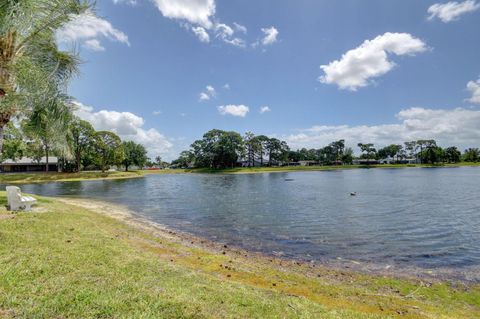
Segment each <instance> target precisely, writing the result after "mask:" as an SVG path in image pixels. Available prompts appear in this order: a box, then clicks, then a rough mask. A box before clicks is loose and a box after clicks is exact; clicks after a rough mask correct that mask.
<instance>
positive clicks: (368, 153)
mask: <svg viewBox="0 0 480 319" xmlns="http://www.w3.org/2000/svg"><path fill="white" fill-rule="evenodd" d="M358 147H359V148H360V150H361V151H362V153H363V154H362V157H363V158H365V159H367V160H368V162H367V163H369V162H370V159H374V158H376V157H377V150H376V149H375V147H373V144H372V143H368V144H363V143H358Z"/></svg>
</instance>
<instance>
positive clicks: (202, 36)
mask: <svg viewBox="0 0 480 319" xmlns="http://www.w3.org/2000/svg"><path fill="white" fill-rule="evenodd" d="M192 31H193V33H195V35H196V36H197V37H198V39H199V40H200V41H201V42H204V43H208V42H210V36H209V35H208V33H207V30H205V28H202V27H192Z"/></svg>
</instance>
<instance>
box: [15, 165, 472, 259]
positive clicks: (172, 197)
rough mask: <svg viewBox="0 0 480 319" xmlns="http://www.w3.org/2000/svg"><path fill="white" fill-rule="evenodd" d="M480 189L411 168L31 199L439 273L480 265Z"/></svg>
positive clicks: (248, 242) (165, 178) (110, 187)
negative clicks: (78, 200)
mask: <svg viewBox="0 0 480 319" xmlns="http://www.w3.org/2000/svg"><path fill="white" fill-rule="evenodd" d="M479 180H480V169H478V168H473V167H471V168H468V167H465V168H438V169H437V168H436V169H419V168H412V169H371V170H346V171H325V172H295V173H292V172H289V173H269V174H252V175H199V174H198V175H197V174H185V175H151V176H147V177H146V178H140V179H130V180H109V181H88V182H65V183H51V184H37V185H24V186H23V190H24V191H25V192H29V193H34V194H41V195H53V196H61V195H66V196H78V197H91V198H96V199H102V200H106V201H110V202H113V203H117V204H124V205H127V206H129V207H130V208H131V209H132V210H134V211H136V212H138V213H139V215H141V216H144V217H146V218H148V219H151V220H153V221H156V222H159V223H162V224H165V225H168V226H170V227H173V228H177V229H180V230H183V231H188V232H191V233H194V234H197V235H201V236H204V237H208V238H210V239H214V240H219V241H222V242H225V243H228V244H233V245H237V246H242V247H246V248H249V249H254V250H258V251H263V252H267V253H272V252H282V253H283V254H284V255H285V256H290V257H296V258H305V259H316V260H329V259H335V258H338V257H342V258H348V259H355V260H360V261H369V262H377V263H396V264H405V265H409V266H420V267H433V268H434V267H462V266H472V265H480V246H479V244H478V243H479V242H480V199H479V196H478V195H479V188H478V181H479ZM352 191H356V192H357V194H358V195H357V196H350V192H352Z"/></svg>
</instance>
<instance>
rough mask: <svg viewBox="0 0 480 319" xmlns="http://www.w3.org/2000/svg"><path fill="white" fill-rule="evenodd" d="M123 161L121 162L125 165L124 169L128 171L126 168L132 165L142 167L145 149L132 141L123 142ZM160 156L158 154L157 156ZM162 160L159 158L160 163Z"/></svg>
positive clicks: (145, 158)
mask: <svg viewBox="0 0 480 319" xmlns="http://www.w3.org/2000/svg"><path fill="white" fill-rule="evenodd" d="M122 146H123V153H124V156H123V161H122V164H123V166H125V171H128V168H129V167H130V166H132V165H135V166H137V167H143V166H144V165H145V163H146V162H147V159H148V157H147V150H146V149H145V147H144V146H143V145H142V144H137V143H135V142H133V141H128V142H123V143H122ZM157 157H158V158H160V156H157ZM161 163H162V161H161V158H160V164H159V165H161Z"/></svg>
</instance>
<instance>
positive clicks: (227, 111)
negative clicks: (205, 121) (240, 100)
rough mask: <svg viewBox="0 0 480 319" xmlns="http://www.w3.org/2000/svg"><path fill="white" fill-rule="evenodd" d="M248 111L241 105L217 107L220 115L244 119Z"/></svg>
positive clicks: (248, 109) (247, 108)
mask: <svg viewBox="0 0 480 319" xmlns="http://www.w3.org/2000/svg"><path fill="white" fill-rule="evenodd" d="M249 111H250V108H249V107H248V106H245V105H243V104H240V105H233V104H229V105H221V106H219V107H218V112H219V113H220V114H222V115H232V116H238V117H245V116H246V115H247V113H248V112H249Z"/></svg>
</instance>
